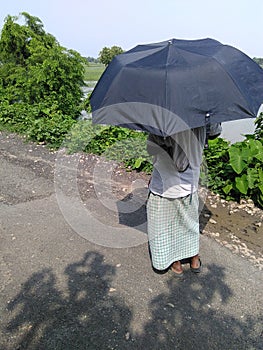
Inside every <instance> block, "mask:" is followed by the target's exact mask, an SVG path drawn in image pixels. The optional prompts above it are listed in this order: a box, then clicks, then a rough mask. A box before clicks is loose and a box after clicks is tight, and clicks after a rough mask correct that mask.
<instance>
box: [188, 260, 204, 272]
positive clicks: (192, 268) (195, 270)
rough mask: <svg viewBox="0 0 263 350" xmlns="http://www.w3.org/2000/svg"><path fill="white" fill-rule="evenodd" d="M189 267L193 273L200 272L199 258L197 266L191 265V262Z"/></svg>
mask: <svg viewBox="0 0 263 350" xmlns="http://www.w3.org/2000/svg"><path fill="white" fill-rule="evenodd" d="M190 269H191V271H192V272H194V273H200V272H201V271H202V261H201V259H200V258H199V266H198V267H192V266H191V264H190Z"/></svg>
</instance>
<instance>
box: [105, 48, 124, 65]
mask: <svg viewBox="0 0 263 350" xmlns="http://www.w3.org/2000/svg"><path fill="white" fill-rule="evenodd" d="M123 52H124V51H123V49H122V48H121V47H119V46H112V47H104V48H103V49H102V50H101V51H100V53H99V61H100V62H101V63H103V64H104V65H105V66H107V65H108V64H109V63H110V62H111V60H112V59H113V57H115V56H116V55H119V54H121V53H123Z"/></svg>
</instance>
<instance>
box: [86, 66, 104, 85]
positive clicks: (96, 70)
mask: <svg viewBox="0 0 263 350" xmlns="http://www.w3.org/2000/svg"><path fill="white" fill-rule="evenodd" d="M84 69H85V71H84V80H85V81H98V80H99V78H100V76H101V75H102V73H103V72H104V69H105V66H104V65H103V64H102V63H89V64H85V65H84Z"/></svg>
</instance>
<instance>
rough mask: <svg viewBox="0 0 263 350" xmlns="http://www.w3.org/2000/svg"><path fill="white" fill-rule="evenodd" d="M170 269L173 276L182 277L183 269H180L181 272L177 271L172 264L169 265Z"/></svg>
mask: <svg viewBox="0 0 263 350" xmlns="http://www.w3.org/2000/svg"><path fill="white" fill-rule="evenodd" d="M170 270H171V271H172V272H173V274H174V276H176V277H183V275H184V271H182V272H177V271H176V270H175V269H174V268H173V265H171V267H170Z"/></svg>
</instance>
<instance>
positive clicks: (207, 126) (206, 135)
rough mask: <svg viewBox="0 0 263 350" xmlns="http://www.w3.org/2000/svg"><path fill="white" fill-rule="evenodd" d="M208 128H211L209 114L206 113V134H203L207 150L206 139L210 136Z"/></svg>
mask: <svg viewBox="0 0 263 350" xmlns="http://www.w3.org/2000/svg"><path fill="white" fill-rule="evenodd" d="M210 128H211V121H210V113H206V115H205V129H206V133H205V148H206V149H207V148H208V137H209V134H210Z"/></svg>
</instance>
